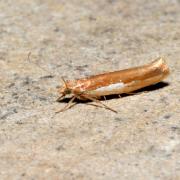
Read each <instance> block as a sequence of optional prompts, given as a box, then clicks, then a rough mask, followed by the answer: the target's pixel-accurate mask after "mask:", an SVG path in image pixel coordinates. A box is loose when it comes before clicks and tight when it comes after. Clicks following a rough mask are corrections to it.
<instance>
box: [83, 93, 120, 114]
mask: <svg viewBox="0 0 180 180" xmlns="http://www.w3.org/2000/svg"><path fill="white" fill-rule="evenodd" d="M82 96H84V97H85V98H87V99H89V100H91V101H94V102H96V103H99V104H101V105H103V106H104V108H106V109H109V110H111V111H113V112H115V113H117V111H116V110H114V109H112V108H110V107H108V106H107V105H105V104H104V103H102V102H101V101H99V100H98V99H95V98H93V97H90V96H87V95H82Z"/></svg>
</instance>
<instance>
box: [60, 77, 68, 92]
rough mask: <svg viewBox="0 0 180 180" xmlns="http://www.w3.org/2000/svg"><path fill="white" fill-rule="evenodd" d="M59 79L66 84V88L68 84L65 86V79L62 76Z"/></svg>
mask: <svg viewBox="0 0 180 180" xmlns="http://www.w3.org/2000/svg"><path fill="white" fill-rule="evenodd" d="M61 80H62V82H63V83H64V85H65V86H66V89H68V86H67V83H66V81H65V79H64V78H63V77H61Z"/></svg>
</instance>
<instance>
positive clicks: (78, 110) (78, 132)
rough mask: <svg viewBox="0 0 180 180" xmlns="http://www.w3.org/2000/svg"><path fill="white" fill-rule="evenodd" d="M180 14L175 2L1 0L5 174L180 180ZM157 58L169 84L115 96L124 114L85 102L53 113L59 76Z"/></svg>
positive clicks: (1, 171)
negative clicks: (162, 60) (167, 70)
mask: <svg viewBox="0 0 180 180" xmlns="http://www.w3.org/2000/svg"><path fill="white" fill-rule="evenodd" d="M179 12H180V1H178V0H164V1H161V0H159V1H157V0H152V1H146V0H136V1H130V0H125V1H124V0H122V1H118V0H106V1H105V0H102V1H99V0H86V1H83V0H69V1H65V0H59V1H58V0H44V1H41V0H31V1H25V0H17V1H12V0H6V1H5V0H1V1H0V40H1V42H0V67H1V68H0V99H1V100H0V105H1V109H0V159H1V163H0V179H129V180H132V179H162V180H166V179H167V180H170V179H173V180H175V179H180V112H179V111H180V105H179V104H180V90H179V89H180V13H179ZM28 52H31V53H32V55H31V57H30V59H31V61H33V62H35V63H36V64H39V65H40V66H41V67H43V68H44V69H47V70H48V71H50V72H51V73H52V74H50V73H48V72H47V71H44V70H42V69H41V68H39V67H38V66H37V65H35V64H34V63H32V62H29V61H28V60H27V55H28ZM159 55H162V56H165V57H167V63H168V64H169V66H170V68H171V75H170V76H169V77H168V78H167V79H166V82H167V83H168V84H165V83H164V84H162V83H161V84H159V85H157V86H153V87H151V88H148V92H147V93H140V94H136V95H131V96H126V97H123V98H117V97H113V98H109V99H108V100H107V101H106V102H105V103H106V104H107V105H109V106H110V107H112V108H114V109H116V110H118V112H119V113H118V114H114V113H112V112H110V111H107V110H105V109H102V108H97V107H95V106H90V105H88V104H86V103H79V104H77V105H76V106H74V107H73V108H71V109H69V110H68V111H65V112H63V113H59V114H57V115H55V114H54V112H55V110H57V109H60V108H62V107H63V106H64V105H65V104H66V103H65V102H63V103H57V102H55V100H56V98H57V97H58V94H57V92H56V88H57V86H59V85H60V84H61V81H60V76H64V77H65V78H66V79H73V78H79V77H84V76H86V75H90V74H98V73H102V72H106V71H113V70H117V69H123V68H127V67H132V66H137V65H141V64H145V63H147V62H149V61H151V60H152V59H155V58H156V57H158V56H159ZM49 75H53V76H49Z"/></svg>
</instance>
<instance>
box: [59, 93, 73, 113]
mask: <svg viewBox="0 0 180 180" xmlns="http://www.w3.org/2000/svg"><path fill="white" fill-rule="evenodd" d="M75 99H76V96H73V97H72V98H71V99H70V101H69V102H68V103H67V105H66V106H64V107H63V108H62V109H60V110H59V111H56V113H59V112H63V111H65V110H67V109H69V108H70V107H71V106H72V103H73V101H74V100H75Z"/></svg>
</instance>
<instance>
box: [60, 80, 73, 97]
mask: <svg viewBox="0 0 180 180" xmlns="http://www.w3.org/2000/svg"><path fill="white" fill-rule="evenodd" d="M61 80H62V82H63V84H64V85H63V86H62V87H61V88H60V89H59V93H60V94H62V95H63V96H65V95H67V94H71V93H72V90H71V89H70V88H68V85H67V82H66V81H65V80H64V78H63V77H62V78H61Z"/></svg>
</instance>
